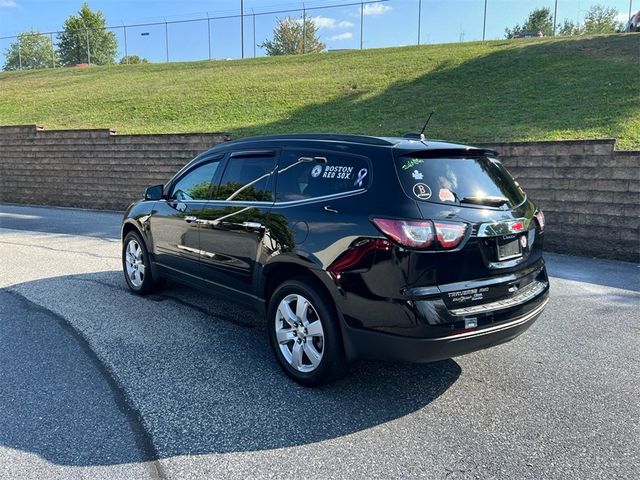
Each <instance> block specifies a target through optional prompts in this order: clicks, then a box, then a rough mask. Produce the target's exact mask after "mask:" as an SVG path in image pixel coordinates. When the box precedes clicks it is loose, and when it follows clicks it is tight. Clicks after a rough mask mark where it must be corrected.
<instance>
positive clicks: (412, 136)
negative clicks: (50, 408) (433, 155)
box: [404, 111, 435, 142]
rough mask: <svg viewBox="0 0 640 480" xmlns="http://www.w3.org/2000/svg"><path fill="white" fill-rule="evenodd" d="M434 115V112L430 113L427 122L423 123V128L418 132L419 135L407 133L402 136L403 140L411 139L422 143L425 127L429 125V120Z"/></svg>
mask: <svg viewBox="0 0 640 480" xmlns="http://www.w3.org/2000/svg"><path fill="white" fill-rule="evenodd" d="M434 113H435V112H433V111H431V113H430V114H429V116H428V117H427V121H426V122H424V126H423V127H422V130H420V133H407V134H405V135H404V138H411V139H413V140H420V141H421V142H424V141H425V138H424V131H425V130H426V129H427V125H429V120H431V117H432V116H433V114H434Z"/></svg>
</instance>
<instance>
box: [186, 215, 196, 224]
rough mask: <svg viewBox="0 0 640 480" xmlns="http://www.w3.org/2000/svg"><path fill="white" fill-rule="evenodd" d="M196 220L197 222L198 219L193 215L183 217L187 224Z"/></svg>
mask: <svg viewBox="0 0 640 480" xmlns="http://www.w3.org/2000/svg"><path fill="white" fill-rule="evenodd" d="M197 220H198V217H196V216H194V215H187V216H186V217H184V221H185V222H187V223H191V222H195V221H197Z"/></svg>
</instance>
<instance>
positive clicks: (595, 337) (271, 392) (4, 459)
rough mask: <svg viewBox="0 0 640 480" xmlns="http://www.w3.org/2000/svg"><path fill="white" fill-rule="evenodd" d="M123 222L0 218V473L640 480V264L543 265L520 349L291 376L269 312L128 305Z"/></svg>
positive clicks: (168, 298) (178, 303) (131, 299)
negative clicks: (541, 294) (542, 298)
mask: <svg viewBox="0 0 640 480" xmlns="http://www.w3.org/2000/svg"><path fill="white" fill-rule="evenodd" d="M120 220H121V215H120V214H117V213H107V212H90V211H82V210H72V209H54V208H39V207H22V206H11V205H0V478H12V479H13V478H43V479H44V478H47V479H49V478H128V479H129V478H180V479H182V478H247V477H251V478H301V477H305V478H323V479H324V478H447V479H458V478H572V479H573V478H583V479H589V478H594V479H595V478H630V479H631V478H632V479H636V478H640V442H638V439H639V438H640V416H639V415H638V407H639V406H640V400H639V399H640V368H639V366H640V365H639V364H640V362H639V360H638V352H639V348H638V347H639V346H640V341H639V340H640V308H639V307H640V267H639V266H638V265H637V264H632V263H624V262H613V261H605V260H591V259H583V258H576V257H569V256H563V255H553V254H548V255H547V262H548V266H549V272H550V274H551V275H552V278H551V284H552V285H551V288H552V291H551V298H550V302H549V304H548V307H547V309H546V311H545V312H544V314H543V315H542V316H541V318H540V319H539V320H538V321H537V323H536V324H535V325H534V326H533V327H531V329H529V330H528V331H527V332H526V333H525V334H524V335H522V336H521V337H519V338H518V339H516V340H514V341H512V342H510V343H507V344H504V345H500V346H497V347H494V348H491V349H488V350H484V351H481V352H476V353H473V354H470V355H466V356H463V357H458V358H456V359H453V360H447V361H443V362H438V363H434V364H427V365H404V364H403V365H393V364H383V363H358V364H356V365H354V366H353V367H352V368H351V371H350V373H349V374H348V375H347V376H346V377H345V378H343V379H341V380H340V381H338V382H337V383H335V384H332V385H329V386H325V387H323V388H319V389H305V388H302V387H300V386H298V385H296V384H294V383H292V382H291V381H289V380H288V379H287V378H286V377H285V376H284V375H283V374H282V373H281V372H280V370H279V368H278V367H277V365H276V364H275V362H274V360H273V359H272V357H271V352H270V351H269V348H268V345H267V340H266V333H265V329H264V328H263V326H262V322H261V319H260V318H257V317H256V315H254V314H252V313H251V312H248V311H246V310H244V309H242V308H239V307H237V306H235V305H233V304H230V303H227V302H226V301H225V300H224V299H220V298H214V297H209V296H206V295H203V294H202V293H200V292H196V291H192V290H190V289H188V288H187V287H183V286H180V285H177V284H174V283H170V284H169V285H168V288H167V289H166V290H164V291H163V292H162V293H160V294H156V295H152V296H149V297H145V298H141V297H138V296H136V295H132V294H130V293H129V292H128V291H127V289H126V286H125V282H124V279H123V276H122V273H121V271H120V268H121V264H120V243H119V239H118V232H119V224H120Z"/></svg>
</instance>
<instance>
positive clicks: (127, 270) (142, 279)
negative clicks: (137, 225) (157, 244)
mask: <svg viewBox="0 0 640 480" xmlns="http://www.w3.org/2000/svg"><path fill="white" fill-rule="evenodd" d="M122 270H123V271H124V277H125V279H126V281H127V285H128V286H129V288H130V289H131V290H133V291H134V292H135V293H137V294H139V295H145V294H147V293H151V292H154V291H156V290H159V289H160V288H161V287H162V285H163V281H162V279H156V278H153V275H152V273H151V265H150V260H149V252H148V250H147V246H146V245H145V243H144V240H142V237H141V236H140V234H139V233H138V232H134V231H131V232H129V233H127V235H126V236H125V237H124V241H123V242H122Z"/></svg>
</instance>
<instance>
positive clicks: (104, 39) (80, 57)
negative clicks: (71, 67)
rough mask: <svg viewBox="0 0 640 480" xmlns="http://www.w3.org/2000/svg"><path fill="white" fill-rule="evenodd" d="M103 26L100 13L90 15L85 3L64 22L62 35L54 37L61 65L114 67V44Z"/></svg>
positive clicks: (115, 43)
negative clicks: (77, 64) (80, 64)
mask: <svg viewBox="0 0 640 480" xmlns="http://www.w3.org/2000/svg"><path fill="white" fill-rule="evenodd" d="M106 23H107V22H106V18H105V16H104V14H103V13H102V12H101V11H100V10H98V11H95V12H94V11H92V10H91V8H89V5H88V4H86V3H84V4H83V5H82V7H81V8H80V11H79V12H78V15H71V16H70V17H69V18H67V19H66V20H65V22H64V31H63V32H62V33H61V34H60V35H59V36H58V39H59V41H58V51H59V54H60V59H61V60H62V62H63V63H64V64H65V65H68V64H75V63H93V64H96V65H105V64H110V63H115V57H116V55H117V53H118V40H117V39H116V35H115V33H113V32H110V31H107V30H105V27H106ZM87 37H88V39H89V42H88V43H89V49H88V50H89V51H88V52H87ZM89 57H90V61H89Z"/></svg>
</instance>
